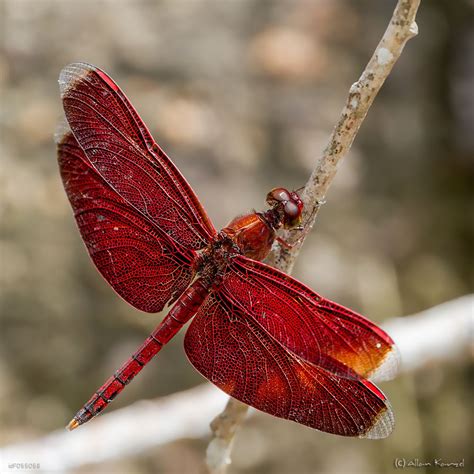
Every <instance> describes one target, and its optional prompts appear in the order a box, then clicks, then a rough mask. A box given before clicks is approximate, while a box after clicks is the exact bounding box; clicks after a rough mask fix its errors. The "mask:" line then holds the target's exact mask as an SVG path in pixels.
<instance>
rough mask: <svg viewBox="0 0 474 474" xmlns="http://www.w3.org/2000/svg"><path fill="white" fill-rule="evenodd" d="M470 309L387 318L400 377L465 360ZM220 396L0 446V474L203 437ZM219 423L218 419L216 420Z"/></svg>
mask: <svg viewBox="0 0 474 474" xmlns="http://www.w3.org/2000/svg"><path fill="white" fill-rule="evenodd" d="M473 308H474V295H467V296H463V297H462V298H458V299H456V300H453V301H449V302H447V303H443V304H441V305H439V306H435V307H434V308H430V309H428V310H426V311H423V312H421V313H418V314H416V315H413V316H405V317H403V318H394V319H390V320H389V321H387V322H386V323H385V324H384V326H383V327H384V329H386V330H387V331H389V332H390V335H391V336H392V337H393V339H394V340H395V342H396V343H397V345H398V347H399V349H400V353H401V356H402V365H401V372H402V373H410V372H413V371H414V370H418V369H422V368H423V367H426V366H433V365H434V364H446V363H448V362H449V361H453V362H454V361H457V360H458V359H466V358H467V357H469V356H470V355H471V356H472V354H473V352H472V350H473V346H472V335H473ZM420 334H423V335H425V336H427V337H419V335H420ZM227 398H228V397H227V396H226V394H225V393H224V392H221V391H220V390H218V389H217V388H216V387H214V386H213V385H211V384H203V385H200V386H198V387H195V388H192V389H190V390H186V391H184V392H180V393H176V394H173V395H170V396H169V397H164V398H160V399H158V400H153V401H151V400H150V401H141V402H137V403H134V404H133V405H130V406H128V407H126V408H122V409H119V410H115V411H112V412H110V413H107V414H105V415H101V416H99V417H98V418H97V419H96V420H94V422H93V423H90V424H87V425H84V426H82V427H81V428H80V429H78V430H75V431H74V432H72V433H70V432H67V431H66V430H64V429H61V430H59V431H55V432H53V433H50V434H48V435H46V436H43V437H41V438H38V439H35V440H32V441H30V442H23V443H18V444H12V445H9V446H5V447H2V448H0V472H7V471H11V470H12V469H14V470H18V471H20V468H19V467H16V466H15V467H11V465H13V464H15V463H20V462H21V463H23V464H26V463H35V464H40V466H41V470H42V471H44V472H66V471H68V470H72V469H77V468H80V467H83V466H85V465H87V464H92V463H101V462H106V461H112V460H117V459H124V458H127V457H130V456H135V455H137V454H139V453H141V452H145V451H148V450H150V449H152V448H156V447H157V446H162V445H164V444H166V443H171V442H173V441H176V440H179V439H183V438H188V439H189V438H203V437H205V436H207V435H208V433H209V427H208V423H209V419H210V418H212V417H213V416H215V415H216V413H218V411H219V410H221V409H222V408H223V407H224V405H225V402H226V399H227ZM244 406H245V405H244ZM196 407H199V409H198V410H196ZM252 413H257V412H256V411H252ZM150 420H153V423H150ZM225 424H226V421H225V420H224V422H221V425H225ZM235 426H236V425H234V427H235ZM216 449H217V450H219V446H217V447H216ZM83 469H84V468H83ZM92 470H93V469H86V471H87V472H89V471H92ZM86 471H84V472H86ZM21 472H23V470H21Z"/></svg>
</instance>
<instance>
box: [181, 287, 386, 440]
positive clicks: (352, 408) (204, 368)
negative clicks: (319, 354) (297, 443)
mask: <svg viewBox="0 0 474 474" xmlns="http://www.w3.org/2000/svg"><path fill="white" fill-rule="evenodd" d="M221 296H222V294H221V293H220V292H218V293H212V294H210V295H209V296H208V298H207V300H206V301H205V303H204V305H203V306H202V307H201V308H200V309H199V311H198V313H197V315H196V316H195V317H194V319H193V321H192V322H191V325H190V326H189V329H188V331H187V333H186V337H185V341H184V344H185V350H186V354H187V355H188V358H189V360H190V361H191V363H192V364H193V365H194V367H196V369H197V370H198V371H199V372H200V373H201V374H202V375H204V377H206V378H208V379H209V380H210V381H211V382H213V383H214V384H216V385H217V386H218V387H219V388H221V389H222V390H223V391H224V392H226V393H228V394H229V395H231V396H232V397H234V398H237V399H238V400H241V401H242V402H244V403H246V404H247V405H251V406H253V407H255V408H258V409H259V410H262V411H264V412H266V413H269V414H271V415H274V416H278V417H280V418H285V419H288V420H293V421H296V422H298V423H301V424H303V425H307V426H310V427H311V428H316V429H318V430H321V431H326V432H328V433H334V434H338V435H342V436H359V437H366V438H385V437H386V436H388V435H389V434H390V433H391V431H392V429H393V425H394V419H393V413H392V410H391V407H390V404H389V402H388V401H387V399H386V398H385V396H384V394H383V393H382V392H381V391H380V390H379V389H378V388H377V387H376V386H375V385H373V384H372V383H371V382H369V381H367V380H364V379H361V378H346V377H340V376H338V375H336V374H334V373H332V372H330V371H328V370H325V369H324V368H322V367H318V366H316V365H314V364H312V363H311V362H308V361H306V360H304V359H302V358H300V357H298V356H297V355H295V354H294V353H292V352H290V351H288V350H287V349H286V348H285V347H283V345H282V344H281V343H280V342H279V341H278V340H276V339H275V338H273V337H271V336H270V335H269V333H268V332H267V331H265V330H264V329H263V328H262V326H261V325H259V324H258V323H257V321H256V320H255V319H254V318H251V317H249V316H248V315H247V314H245V313H244V312H242V311H241V310H240V309H239V308H238V307H236V306H232V305H231V304H230V303H229V301H228V300H227V299H222V298H221ZM355 377H357V376H355Z"/></svg>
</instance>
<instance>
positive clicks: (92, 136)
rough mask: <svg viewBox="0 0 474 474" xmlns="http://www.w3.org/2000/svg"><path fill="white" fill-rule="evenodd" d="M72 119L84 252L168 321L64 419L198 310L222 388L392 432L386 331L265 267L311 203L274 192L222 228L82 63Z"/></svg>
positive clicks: (111, 90)
mask: <svg viewBox="0 0 474 474" xmlns="http://www.w3.org/2000/svg"><path fill="white" fill-rule="evenodd" d="M59 85H60V91H61V97H62V101H63V106H64V111H65V114H66V119H67V125H66V124H65V126H64V127H63V128H62V130H61V131H60V132H58V133H57V134H56V142H57V148H58V160H59V168H60V171H61V177H62V181H63V183H64V187H65V190H66V193H67V196H68V198H69V201H70V203H71V206H72V209H73V211H74V216H75V218H76V222H77V225H78V227H79V231H80V233H81V235H82V238H83V240H84V242H85V244H86V247H87V250H88V251H89V254H90V256H91V258H92V260H93V262H94V264H95V265H96V267H97V269H98V270H99V272H100V273H101V274H102V276H103V277H104V278H105V279H106V280H107V281H108V282H109V284H110V285H111V286H112V287H113V289H114V290H115V291H116V292H117V293H118V294H119V295H120V296H121V297H122V298H123V299H124V300H125V301H127V302H128V303H130V304H131V305H133V306H134V307H135V308H138V309H139V310H142V311H146V312H149V313H155V312H158V311H161V310H162V309H163V308H164V307H165V305H167V304H168V305H171V304H173V306H172V307H171V309H170V310H169V312H168V314H167V315H166V317H165V318H164V319H163V321H162V322H161V323H160V324H159V325H158V327H157V328H156V329H155V330H154V331H153V332H152V333H151V334H150V335H149V336H148V338H147V339H146V340H145V342H144V343H143V344H142V345H141V346H140V348H138V350H137V351H136V352H135V353H134V354H133V355H132V356H131V357H130V358H129V359H128V360H127V361H126V362H125V363H124V364H123V365H122V367H121V368H120V369H119V370H118V371H117V372H115V374H114V375H113V376H112V377H110V378H109V379H108V380H107V381H106V382H105V383H104V385H102V387H100V388H99V389H98V390H97V392H95V393H94V395H93V396H92V398H91V399H90V400H89V401H88V402H87V403H86V404H85V405H84V406H83V408H82V409H81V410H79V412H78V413H77V414H76V416H75V417H74V418H73V419H72V420H71V422H70V423H69V426H68V428H69V429H74V428H76V427H77V426H79V425H81V424H83V423H85V422H87V421H89V420H90V419H91V418H93V417H95V416H96V415H97V414H98V413H100V412H101V411H102V410H103V409H104V408H105V407H106V406H107V405H108V404H109V403H110V402H111V401H112V400H113V399H114V398H115V397H116V395H117V394H118V393H120V392H121V391H122V390H123V388H124V387H125V385H127V384H128V383H129V382H130V381H131V380H132V379H133V378H134V377H135V376H136V375H137V374H138V373H139V372H140V371H141V370H142V369H143V367H144V366H145V365H146V364H147V363H148V362H149V361H150V360H151V359H152V358H153V357H154V356H155V355H156V354H157V353H158V352H159V351H160V350H161V348H162V347H163V346H164V345H165V344H166V343H167V342H168V341H169V340H170V339H171V338H172V337H173V336H174V335H175V334H176V333H177V332H178V331H179V330H180V328H181V327H182V326H183V325H184V324H185V323H187V322H188V321H189V320H190V319H191V318H192V317H193V316H194V319H193V321H192V322H191V324H190V326H189V329H188V330H187V332H186V336H185V340H184V346H185V350H186V354H187V356H188V358H189V360H190V361H191V363H192V364H193V365H194V367H195V368H196V369H197V370H198V371H199V372H200V373H201V374H202V375H203V376H204V377H206V378H207V379H209V380H210V381H211V382H212V383H214V384H215V385H217V387H219V388H220V389H221V390H223V391H224V392H226V393H227V394H229V395H231V396H232V397H234V398H236V399H238V400H241V401H242V402H244V403H246V404H248V405H251V406H253V407H255V408H257V409H259V410H261V411H264V412H266V413H269V414H271V415H274V416H277V417H280V418H285V419H288V420H293V421H296V422H298V423H301V424H303V425H307V426H309V427H311V428H315V429H318V430H321V431H326V432H328V433H334V434H337V435H342V436H359V437H362V438H384V437H386V436H388V435H389V434H390V432H391V431H392V429H393V425H394V418H393V413H392V410H391V407H390V404H389V402H388V400H387V398H386V397H385V395H384V394H383V393H382V392H381V391H380V390H379V389H378V388H377V387H376V386H375V385H374V384H373V383H372V382H370V381H369V380H368V379H375V378H377V379H379V380H380V379H388V378H390V377H392V376H393V375H394V373H395V372H396V369H397V365H398V352H397V349H396V347H395V345H394V342H393V341H392V339H391V338H390V337H389V336H388V335H387V334H386V333H385V332H384V331H382V330H381V329H380V328H379V327H377V326H376V325H375V324H373V323H372V322H370V321H368V320H367V319H366V318H364V317H362V316H360V315H358V314H357V313H355V312H353V311H351V310H349V309H347V308H344V307H342V306H340V305H338V304H336V303H333V302H332V301H329V300H327V299H325V298H323V297H321V296H320V295H318V294H316V293H314V292H313V291H312V290H311V289H309V288H307V287H306V286H304V285H303V284H302V283H300V282H299V281H297V280H295V279H294V278H291V277H290V276H288V275H286V274H284V273H282V272H280V271H278V270H276V269H274V268H272V267H270V266H268V265H265V264H264V263H261V262H260V261H261V260H263V259H264V258H265V257H266V256H267V255H268V253H269V251H270V248H271V246H272V244H273V242H274V241H275V239H276V238H277V237H276V231H277V230H278V229H279V228H281V227H283V228H292V227H295V226H297V225H299V223H300V221H301V214H302V210H303V203H302V201H301V199H300V197H299V196H298V194H297V193H296V192H290V191H287V190H286V189H284V188H276V189H273V190H272V191H270V192H269V193H268V195H267V199H266V201H267V203H268V205H269V209H268V210H266V211H263V212H251V213H249V214H247V215H244V216H241V217H237V218H235V219H234V220H232V221H231V222H230V223H229V224H228V225H227V226H226V227H225V228H224V229H222V230H221V231H220V232H217V231H216V230H215V229H214V226H213V225H212V222H211V221H210V219H209V217H208V216H207V214H206V212H205V211H204V209H203V207H202V206H201V204H200V202H199V200H198V198H197V197H196V194H195V193H194V192H193V190H192V188H191V187H190V186H189V184H188V183H187V181H186V180H185V179H184V177H183V176H182V175H181V173H180V172H179V171H178V169H177V168H176V167H175V165H174V164H173V162H172V161H171V160H170V159H169V158H168V156H167V155H166V154H165V153H164V152H163V150H162V149H161V148H160V147H159V146H158V145H157V144H156V143H155V141H154V140H153V138H152V136H151V134H150V132H149V131H148V129H147V127H146V126H145V124H144V123H143V122H142V120H141V119H140V117H139V116H138V114H137V112H136V111H135V109H134V108H133V106H132V105H131V103H130V102H129V101H128V99H127V97H126V96H125V94H124V93H123V92H122V91H121V89H120V88H119V87H118V86H117V84H116V83H115V82H114V81H113V80H112V79H111V78H110V77H109V76H108V75H107V74H106V73H105V72H103V71H101V70H100V69H99V68H97V67H94V66H91V65H89V64H84V63H75V64H71V65H69V66H67V67H65V68H64V69H63V70H62V71H61V75H60V78H59Z"/></svg>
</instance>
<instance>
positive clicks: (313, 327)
mask: <svg viewBox="0 0 474 474" xmlns="http://www.w3.org/2000/svg"><path fill="white" fill-rule="evenodd" d="M220 292H221V293H222V297H223V298H224V299H226V300H228V301H229V302H230V303H231V304H232V305H235V306H236V307H238V308H239V309H240V310H241V311H242V312H243V313H245V314H246V315H247V317H250V318H253V319H255V321H256V323H257V324H259V325H260V326H261V327H262V328H263V329H265V331H267V332H268V333H269V334H271V335H272V336H273V337H274V338H275V339H277V340H278V341H279V342H280V343H281V344H282V345H283V346H284V347H286V348H287V349H289V350H290V351H291V352H293V353H294V354H296V355H298V356H299V357H302V358H303V359H305V360H307V361H309V362H312V363H313V364H316V365H318V366H321V367H324V368H326V369H328V370H331V371H332V372H334V373H337V374H339V375H345V376H351V374H350V372H351V371H355V372H356V373H357V374H359V375H360V376H361V377H364V378H370V379H372V380H386V379H389V378H392V377H393V376H394V375H395V373H396V371H397V368H398V363H399V353H398V350H397V348H396V346H395V345H394V342H393V341H392V339H391V338H390V337H389V336H388V335H387V334H386V333H385V332H384V331H382V330H381V329H380V328H379V327H378V326H376V325H375V324H373V323H372V322H370V321H369V320H367V319H366V318H364V317H363V316H360V315H359V314H357V313H355V312H353V311H351V310H350V309H347V308H344V307H343V306H340V305H338V304H336V303H333V302H332V301H329V300H327V299H324V298H322V297H321V296H319V295H317V294H316V293H314V292H313V291H312V290H310V289H309V288H307V287H306V286H304V285H303V284H302V283H300V282H298V281H297V280H295V279H294V278H292V277H290V276H288V275H286V274H285V273H282V272H280V271H278V270H276V269H274V268H272V267H269V266H268V265H265V264H264V263H261V262H256V261H255V260H251V259H248V258H245V257H241V256H239V257H237V258H235V259H234V260H233V263H232V267H231V270H230V271H229V272H228V273H227V274H226V277H225V278H224V281H223V283H222V287H221V288H220ZM335 361H339V362H340V363H342V364H344V365H343V366H341V365H340V364H339V365H338V366H336V364H335ZM348 368H349V369H351V370H348Z"/></svg>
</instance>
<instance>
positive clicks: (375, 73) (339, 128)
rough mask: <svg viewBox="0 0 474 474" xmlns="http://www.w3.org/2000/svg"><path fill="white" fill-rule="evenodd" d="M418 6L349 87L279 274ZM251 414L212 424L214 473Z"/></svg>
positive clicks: (398, 13)
mask: <svg viewBox="0 0 474 474" xmlns="http://www.w3.org/2000/svg"><path fill="white" fill-rule="evenodd" d="M420 1H421V0H399V1H398V3H397V6H396V7H395V10H394V12H393V15H392V18H391V20H390V23H389V25H388V27H387V29H386V30H385V33H384V35H383V37H382V39H381V40H380V43H379V44H378V46H377V48H376V49H375V52H374V54H373V55H372V57H371V58H370V61H369V62H368V64H367V66H366V68H365V70H364V72H363V73H362V75H361V76H360V78H359V80H358V81H357V82H355V83H354V84H353V85H352V86H351V88H350V90H349V95H348V97H347V100H346V104H345V106H344V108H343V109H342V112H341V116H340V118H339V120H338V122H337V124H336V126H335V128H334V130H333V132H332V134H331V136H330V138H329V141H328V144H327V145H326V148H325V149H324V151H323V154H322V156H321V157H320V158H319V159H318V161H317V162H316V166H315V168H314V171H313V173H312V174H311V176H310V178H309V180H308V182H307V183H306V185H305V188H304V190H303V192H302V199H303V201H304V203H305V214H304V216H303V222H305V223H306V224H305V225H306V229H305V231H304V234H301V231H300V233H298V232H287V233H286V235H284V236H283V238H284V239H285V240H287V241H288V242H290V243H293V244H294V245H293V247H292V248H291V249H287V248H283V247H280V246H279V247H275V248H274V249H273V252H272V254H271V255H270V257H269V258H268V259H267V262H268V263H270V264H271V265H273V266H275V267H277V268H279V269H280V270H282V271H285V272H287V273H291V270H292V269H293V265H294V262H295V259H296V257H297V255H298V253H299V251H300V249H301V246H302V244H303V241H304V238H305V236H306V235H307V232H308V231H309V230H310V229H311V228H312V227H313V225H314V222H315V220H316V217H317V214H318V211H319V208H320V206H321V204H322V203H324V200H325V197H326V194H327V191H328V189H329V186H330V185H331V183H332V180H333V179H334V176H335V175H336V172H337V169H338V166H339V163H340V161H341V160H342V158H343V157H344V156H345V155H346V154H347V152H348V151H349V150H350V148H351V145H352V143H353V141H354V139H355V137H356V135H357V132H358V131H359V128H360V126H361V125H362V122H363V121H364V118H365V116H366V115H367V112H368V110H369V108H370V106H371V105H372V102H373V101H374V99H375V97H376V96H377V93H378V92H379V90H380V88H381V87H382V85H383V83H384V82H385V79H386V78H387V77H388V75H389V74H390V71H391V70H392V68H393V66H394V64H395V62H396V61H397V60H398V58H399V57H400V55H401V53H402V51H403V48H404V47H405V44H406V43H407V41H408V40H409V39H411V38H413V37H414V36H416V35H417V33H418V27H417V25H416V23H415V17H416V13H417V11H418V7H419V6H420ZM247 409H248V407H247V406H246V405H244V404H243V403H241V402H239V401H237V400H235V399H233V398H230V399H229V401H228V403H227V405H226V408H225V409H224V411H223V412H222V413H221V414H220V415H219V416H218V417H216V418H215V419H214V420H213V422H212V423H211V429H212V431H213V435H214V437H213V439H212V440H211V442H210V444H209V446H208V451H207V455H208V456H207V463H208V467H209V470H210V471H211V472H212V473H213V474H223V473H224V472H225V470H226V467H227V465H228V464H229V463H230V452H231V449H232V442H233V439H234V435H235V432H236V430H237V429H238V427H239V425H240V423H241V422H242V421H243V419H244V418H245V414H246V412H247Z"/></svg>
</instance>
